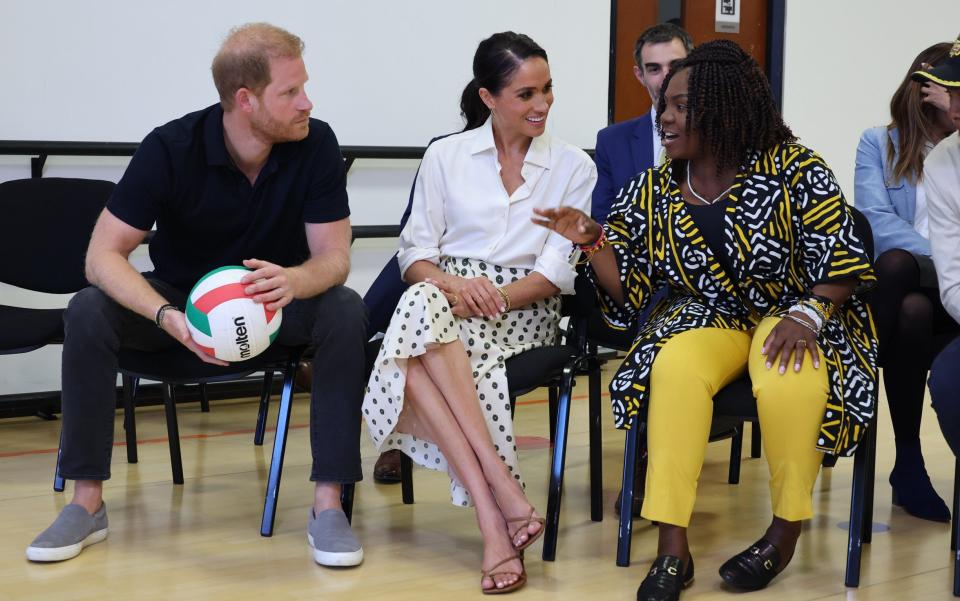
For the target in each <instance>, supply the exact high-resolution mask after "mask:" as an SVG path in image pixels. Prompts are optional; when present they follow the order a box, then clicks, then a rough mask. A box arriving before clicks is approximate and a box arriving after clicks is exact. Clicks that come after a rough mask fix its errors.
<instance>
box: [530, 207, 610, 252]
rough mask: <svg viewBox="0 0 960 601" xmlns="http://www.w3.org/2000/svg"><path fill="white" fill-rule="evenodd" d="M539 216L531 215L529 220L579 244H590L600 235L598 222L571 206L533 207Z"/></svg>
mask: <svg viewBox="0 0 960 601" xmlns="http://www.w3.org/2000/svg"><path fill="white" fill-rule="evenodd" d="M533 212H534V213H536V214H537V215H538V216H539V217H531V218H530V219H531V221H533V222H534V223H536V224H537V225H541V226H543V227H545V228H547V229H548V230H553V231H555V232H557V233H558V234H560V235H561V236H563V237H564V238H566V239H567V240H569V241H571V242H573V243H574V244H579V245H581V246H583V245H585V244H592V243H594V242H596V241H597V239H598V238H599V237H600V232H601V230H602V228H601V227H600V224H599V223H597V222H596V221H594V220H593V219H591V218H590V216H589V215H587V214H586V213H584V212H583V211H580V210H578V209H574V208H572V207H558V208H556V209H536V208H535V209H533Z"/></svg>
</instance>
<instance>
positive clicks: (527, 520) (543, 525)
mask: <svg viewBox="0 0 960 601" xmlns="http://www.w3.org/2000/svg"><path fill="white" fill-rule="evenodd" d="M535 511H536V510H535V509H534V508H533V507H532V506H531V507H530V514H529V515H527V517H523V518H507V525H508V526H509V525H510V524H517V523H519V524H521V525H520V527H519V528H517V529H516V530H514V531H513V532H512V533H511V534H510V544H511V545H513V541H514V539H515V538H516V537H517V535H518V534H520V532H521V531H523V530H526V531H527V540H525V541H524V542H523V544H522V545H519V546H517V545H514V546H513V548H514V549H516V550H517V551H523V550H524V549H526V548H527V547H529V546H530V545H532V544H533V543H535V542H536V541H537V539H538V538H540V537H541V536H543V532H544V530H546V529H547V520H545V519H544V518H535V517H533V514H534V512H535ZM530 524H540V529H539V530H537V531H536V532H535V533H533V534H530V531H529V530H528V529H529V528H530Z"/></svg>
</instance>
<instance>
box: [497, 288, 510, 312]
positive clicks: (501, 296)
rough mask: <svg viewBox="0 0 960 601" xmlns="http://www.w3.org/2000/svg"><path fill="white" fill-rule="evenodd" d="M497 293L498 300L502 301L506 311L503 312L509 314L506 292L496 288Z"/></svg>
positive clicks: (508, 297)
mask: <svg viewBox="0 0 960 601" xmlns="http://www.w3.org/2000/svg"><path fill="white" fill-rule="evenodd" d="M497 292H499V293H500V298H502V299H503V304H504V306H505V307H506V309H504V310H503V312H504V313H509V312H510V295H509V294H507V291H506V290H504V289H503V288H497Z"/></svg>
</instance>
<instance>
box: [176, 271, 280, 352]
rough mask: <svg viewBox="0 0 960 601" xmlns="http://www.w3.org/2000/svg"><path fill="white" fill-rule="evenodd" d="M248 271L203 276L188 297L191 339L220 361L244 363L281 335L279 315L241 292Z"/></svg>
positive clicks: (187, 310)
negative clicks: (279, 333) (243, 278)
mask: <svg viewBox="0 0 960 601" xmlns="http://www.w3.org/2000/svg"><path fill="white" fill-rule="evenodd" d="M250 271H251V270H249V269H247V268H246V267H241V266H239V265H227V266H225V267H220V268H218V269H214V270H213V271H211V272H210V273H208V274H206V275H205V276H203V277H202V278H200V280H199V281H197V283H196V285H195V286H194V287H193V290H191V291H190V295H189V296H188V297H187V307H186V317H187V328H188V329H189V330H190V337H191V338H193V341H194V342H196V343H197V345H198V346H200V348H201V349H203V352H205V353H207V354H208V355H211V356H213V357H216V358H217V359H221V360H223V361H230V362H234V361H246V360H247V359H252V358H253V357H256V356H257V355H259V354H260V353H262V352H263V351H265V350H267V347H269V346H270V343H272V342H273V341H274V339H275V338H276V337H277V332H279V331H280V316H281V311H280V310H279V309H278V310H276V311H268V310H267V308H266V306H264V304H261V303H256V302H254V301H253V298H252V297H250V296H247V294H246V293H244V291H243V289H244V288H245V287H246V286H247V285H249V284H243V283H241V282H240V278H242V277H243V276H244V275H246V274H248V273H250Z"/></svg>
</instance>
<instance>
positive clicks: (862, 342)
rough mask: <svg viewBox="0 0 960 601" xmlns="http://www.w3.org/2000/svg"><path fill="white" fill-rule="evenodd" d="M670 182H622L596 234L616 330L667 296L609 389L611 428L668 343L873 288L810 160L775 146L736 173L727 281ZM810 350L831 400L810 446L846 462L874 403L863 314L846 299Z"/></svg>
mask: <svg viewBox="0 0 960 601" xmlns="http://www.w3.org/2000/svg"><path fill="white" fill-rule="evenodd" d="M672 172H673V167H672V163H671V162H670V161H667V162H666V163H665V164H664V165H662V166H661V167H659V168H654V169H650V170H649V171H646V172H644V173H642V174H640V175H638V176H637V177H636V178H634V179H633V180H632V181H630V182H629V183H628V184H627V185H626V186H624V188H623V190H622V191H621V192H620V196H619V198H618V199H617V201H616V203H615V204H614V206H613V208H612V209H611V211H610V215H609V217H608V218H607V224H606V225H605V226H604V227H605V228H606V233H607V237H608V239H609V241H610V244H611V246H612V247H613V249H614V252H615V254H616V257H617V263H618V265H619V268H620V279H621V282H622V284H623V291H624V298H625V304H624V306H623V307H621V306H618V305H617V304H616V303H615V302H614V301H613V299H612V298H610V297H609V296H607V295H606V294H604V293H603V292H602V291H601V292H600V303H601V308H602V309H603V312H604V317H605V319H606V320H607V321H608V322H609V323H610V324H611V325H612V326H613V327H615V328H627V327H629V326H630V324H631V322H632V321H635V320H636V319H638V316H639V315H640V314H641V313H642V312H643V310H644V308H645V307H646V305H647V304H648V303H649V302H650V298H651V296H652V294H653V292H655V291H656V290H658V289H659V288H660V287H661V286H662V285H666V286H668V294H667V297H666V298H665V299H664V300H662V301H661V302H660V303H659V304H658V305H657V306H656V307H655V308H654V309H653V311H652V313H651V315H650V317H649V318H648V320H647V321H646V322H645V323H644V324H643V325H642V326H641V327H640V329H639V333H638V334H637V337H636V340H635V341H634V344H633V347H632V348H631V349H630V352H629V353H628V354H627V357H626V359H625V360H624V362H623V365H622V366H621V367H620V369H619V370H618V371H617V374H616V375H615V376H614V378H613V380H612V381H611V383H610V394H611V399H612V402H613V412H614V417H615V420H616V424H617V427H619V428H624V427H629V424H630V419H631V418H632V417H633V416H634V415H635V414H636V413H637V411H638V410H639V409H640V407H641V406H642V404H643V403H644V402H646V400H647V399H648V397H649V378H650V368H651V366H652V365H653V362H654V360H655V359H656V356H657V352H658V351H659V350H660V348H662V347H663V345H664V344H665V343H666V342H667V340H669V339H670V338H671V337H672V336H674V335H676V334H679V333H681V332H685V331H687V330H691V329H693V328H702V327H714V328H730V329H737V330H748V329H751V328H753V327H754V326H756V325H757V324H758V323H759V322H760V320H761V319H762V318H763V317H765V316H769V315H779V314H783V313H786V311H787V309H788V308H789V307H790V306H792V305H793V304H794V303H795V302H796V301H797V300H798V299H800V298H803V297H805V296H807V295H809V294H810V291H811V289H812V288H813V286H814V285H815V284H818V283H822V282H828V281H831V280H838V279H844V278H851V277H856V278H858V279H859V281H860V287H859V288H858V291H862V290H864V289H866V288H868V287H870V286H872V285H873V284H874V283H875V281H876V278H875V276H874V274H873V270H872V267H871V264H870V257H869V256H868V255H867V253H866V252H865V250H864V245H863V242H862V241H861V240H860V239H859V238H858V237H857V234H856V233H855V232H854V227H853V216H852V215H851V213H850V210H849V208H848V206H847V203H846V200H845V199H844V197H843V193H842V192H841V191H840V187H839V186H838V185H837V182H836V180H835V179H834V177H833V173H832V172H831V171H830V168H829V167H827V165H826V164H825V163H824V162H823V160H822V159H821V158H820V157H819V155H817V154H816V153H815V152H813V151H811V150H809V149H807V148H805V147H803V146H801V145H799V144H782V145H778V146H776V147H774V148H771V149H768V150H766V151H764V152H754V153H753V154H752V155H751V157H750V158H749V159H748V160H747V161H746V162H745V163H744V166H743V167H741V169H740V170H739V172H738V173H737V176H736V180H735V182H734V185H733V188H731V190H730V192H729V204H728V206H727V208H726V213H725V229H724V234H725V240H726V243H725V246H726V251H727V254H728V255H729V261H730V264H731V265H732V271H733V273H727V272H726V270H725V269H724V267H723V266H722V264H721V262H720V261H718V260H717V258H716V256H715V255H714V254H713V252H712V251H711V250H710V248H709V247H708V246H707V244H706V241H705V240H704V237H703V235H702V234H701V233H700V231H699V230H698V229H697V226H696V225H695V223H694V221H693V219H692V218H691V216H690V213H689V211H688V210H687V208H686V203H685V201H684V200H683V197H682V196H681V194H680V188H679V185H678V183H677V180H676V179H674V178H673V177H672ZM598 288H599V287H598ZM817 342H818V345H819V347H820V349H821V352H822V355H823V364H825V365H826V367H827V370H828V372H827V373H828V377H829V382H830V399H829V400H828V402H827V406H826V410H825V412H824V418H823V424H822V426H821V429H820V435H819V436H818V440H817V441H816V446H817V448H819V449H821V450H823V451H825V452H828V453H835V454H840V455H849V454H851V453H852V452H853V451H854V450H855V449H856V445H857V443H858V442H859V441H860V439H861V437H862V436H863V434H864V431H865V429H866V427H867V425H868V424H869V423H870V421H871V420H872V419H873V416H874V410H875V407H876V403H877V337H876V332H875V330H874V326H873V320H872V318H871V316H870V310H869V308H868V307H867V305H866V303H865V302H864V301H863V300H861V299H860V298H859V297H858V296H857V294H854V296H852V297H851V298H850V300H849V301H848V302H847V303H846V304H845V305H844V306H843V307H842V309H841V310H840V311H838V312H837V313H836V315H834V317H833V318H832V319H831V320H830V321H828V322H827V323H826V324H825V325H824V327H823V329H822V330H821V332H820V335H819V338H818V340H817Z"/></svg>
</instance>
